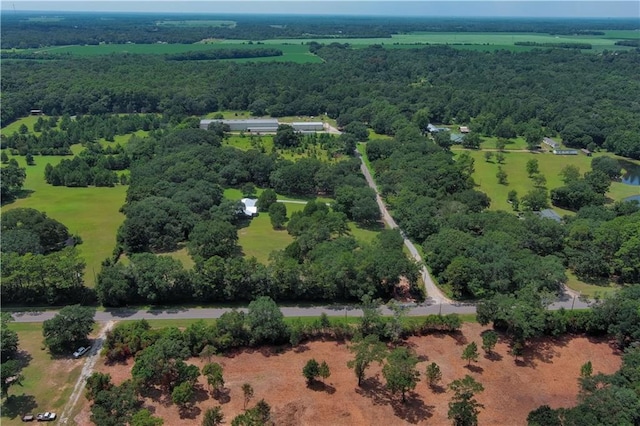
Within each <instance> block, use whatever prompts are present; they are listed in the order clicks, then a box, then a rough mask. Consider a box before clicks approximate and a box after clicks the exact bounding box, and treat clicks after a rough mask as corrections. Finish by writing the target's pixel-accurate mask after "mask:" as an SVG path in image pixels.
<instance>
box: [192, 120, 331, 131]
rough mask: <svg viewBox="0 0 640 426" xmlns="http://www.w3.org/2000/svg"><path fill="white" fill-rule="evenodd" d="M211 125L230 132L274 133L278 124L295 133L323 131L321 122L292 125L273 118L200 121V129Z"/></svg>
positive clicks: (299, 122)
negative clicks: (222, 125)
mask: <svg viewBox="0 0 640 426" xmlns="http://www.w3.org/2000/svg"><path fill="white" fill-rule="evenodd" d="M211 123H223V124H226V125H227V126H229V130H230V131H232V132H252V133H275V132H276V131H277V130H278V126H279V125H280V124H286V125H288V126H291V127H293V129H294V130H295V131H297V132H302V133H313V132H322V131H324V130H325V128H324V123H323V122H322V121H298V122H294V123H279V122H278V120H277V119H275V118H247V119H241V120H221V119H207V120H200V128H201V129H205V130H207V129H209V125H210V124H211Z"/></svg>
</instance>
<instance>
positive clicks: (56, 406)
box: [0, 323, 84, 426]
mask: <svg viewBox="0 0 640 426" xmlns="http://www.w3.org/2000/svg"><path fill="white" fill-rule="evenodd" d="M9 328H10V329H12V330H15V331H16V332H17V333H18V337H19V339H20V350H21V351H24V352H23V356H22V359H23V360H24V361H25V362H26V363H28V364H27V366H26V367H25V368H24V369H23V370H22V375H23V376H24V380H23V381H22V386H20V385H19V384H17V385H13V386H12V387H11V388H10V389H9V395H10V396H11V398H10V399H9V400H6V399H5V400H4V402H3V404H2V417H1V418H0V423H1V424H2V425H3V426H10V425H20V424H24V423H22V421H21V420H20V419H21V417H22V415H24V414H27V413H32V414H36V413H40V412H44V411H53V412H55V413H57V414H58V416H59V415H60V414H61V412H62V409H63V408H64V406H65V404H66V403H67V401H68V399H69V396H70V395H71V392H72V390H73V386H74V385H75V382H76V380H77V379H78V376H79V375H80V371H81V370H82V364H83V361H84V359H77V360H76V359H73V358H72V357H70V356H69V357H61V358H58V359H54V358H52V357H51V355H50V354H49V352H48V351H47V350H46V349H43V344H42V340H43V338H42V323H10V325H9ZM83 398H84V397H83Z"/></svg>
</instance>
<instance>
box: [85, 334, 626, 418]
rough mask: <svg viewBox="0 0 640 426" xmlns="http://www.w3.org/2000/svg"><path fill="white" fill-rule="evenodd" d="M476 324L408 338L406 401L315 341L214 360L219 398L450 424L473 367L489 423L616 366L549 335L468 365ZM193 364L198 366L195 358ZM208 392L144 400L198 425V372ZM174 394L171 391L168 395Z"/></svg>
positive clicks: (580, 344) (282, 410)
mask: <svg viewBox="0 0 640 426" xmlns="http://www.w3.org/2000/svg"><path fill="white" fill-rule="evenodd" d="M486 329H487V328H486V327H482V326H480V325H478V324H465V325H464V326H463V328H462V332H461V333H459V334H457V335H453V336H450V335H445V334H437V335H429V336H422V337H412V338H410V339H408V340H407V342H406V344H407V345H409V346H411V347H412V348H413V349H414V350H415V351H416V353H417V354H418V356H419V357H420V360H421V361H420V363H419V364H418V369H419V371H420V373H421V374H422V380H421V381H420V382H419V383H418V386H417V387H416V389H415V391H414V392H411V393H409V394H408V395H407V402H406V403H405V404H403V403H402V402H401V401H400V396H399V395H390V394H389V393H388V392H387V391H386V389H385V387H384V377H383V376H382V374H381V369H380V367H378V365H377V364H374V365H373V366H372V367H371V368H369V370H367V372H366V377H367V379H366V380H365V382H364V383H363V386H362V387H361V388H359V387H358V386H357V381H356V378H355V376H354V374H353V371H352V370H350V369H348V368H347V366H346V364H347V361H348V360H350V359H351V358H352V355H351V353H350V352H349V351H348V350H347V346H346V345H345V344H341V343H337V342H334V341H327V342H321V341H317V342H310V343H307V344H306V345H304V346H302V347H300V348H298V349H299V350H298V351H295V350H290V349H287V350H286V351H284V352H283V353H280V354H276V353H273V352H272V351H270V350H269V349H264V350H256V351H253V350H246V351H242V352H239V353H238V354H236V355H233V356H230V357H223V356H219V357H214V359H213V361H215V362H219V363H221V364H222V365H223V368H224V379H225V386H226V388H227V390H228V396H227V397H226V398H223V399H222V401H221V402H222V404H221V405H222V408H223V412H224V415H225V422H226V424H230V423H231V419H233V417H234V416H236V415H237V414H239V413H241V412H242V411H243V408H244V407H243V394H242V389H241V386H242V384H243V383H245V382H248V383H250V384H251V385H252V386H253V388H254V391H255V396H254V398H253V399H252V400H251V402H250V403H249V406H253V405H254V404H255V403H256V402H257V401H258V400H260V399H261V398H264V399H265V400H266V401H267V402H268V403H269V404H270V405H271V408H272V410H271V411H272V418H273V420H274V421H275V424H277V425H291V426H294V425H295V426H298V425H331V426H335V425H403V424H432V425H446V424H451V422H450V421H449V420H448V419H447V410H448V405H447V404H448V402H449V400H450V398H451V392H448V391H446V385H447V384H449V383H450V382H451V381H453V380H455V379H458V378H461V377H464V375H465V374H470V375H471V376H473V377H474V378H475V379H476V380H478V381H479V382H480V383H482V384H483V386H484V388H485V390H484V392H482V393H480V394H479V395H478V396H477V399H478V401H479V402H480V403H482V404H484V405H485V408H484V409H483V410H482V411H481V413H480V415H479V419H478V420H479V423H480V424H484V425H509V426H511V425H522V424H526V417H527V414H528V413H529V411H531V410H533V409H535V408H537V407H538V406H540V405H543V404H548V405H550V406H551V407H552V408H558V407H569V406H572V405H575V403H576V397H577V393H578V376H579V374H580V366H581V365H582V364H584V363H586V362H587V361H591V362H592V364H593V371H594V373H597V372H602V373H606V374H610V373H612V372H614V371H616V370H617V369H618V368H619V367H620V363H621V358H620V353H619V352H618V351H617V350H615V349H614V346H613V345H611V344H610V342H608V341H604V340H594V339H589V338H586V337H563V338H558V339H544V340H540V341H537V342H535V343H534V344H532V345H530V346H529V347H528V348H527V350H526V351H525V356H524V360H522V359H521V360H519V361H514V358H513V357H512V356H511V355H508V346H507V344H506V343H505V342H500V343H498V345H497V347H496V349H495V353H496V354H495V356H493V357H491V359H489V358H487V357H485V356H484V354H483V353H482V351H480V352H481V355H480V358H479V360H478V362H475V363H472V364H471V366H470V367H467V366H466V362H465V361H463V360H462V359H461V358H460V355H461V354H462V350H463V348H464V346H465V345H467V344H468V343H470V342H472V341H475V342H476V343H477V344H478V346H479V347H480V346H481V343H482V338H481V336H480V333H481V332H482V331H484V330H486ZM311 358H315V359H316V360H317V361H318V362H322V361H326V362H327V363H328V364H329V368H330V369H331V377H329V378H328V379H327V380H326V385H323V384H321V383H318V385H317V386H313V387H312V388H308V387H307V386H306V384H305V380H304V378H303V377H302V367H303V366H304V364H305V363H306V362H307V361H308V360H309V359H311ZM193 362H194V363H195V364H196V365H198V366H199V367H202V365H203V363H202V362H201V361H200V360H198V359H193ZM431 362H436V363H437V364H438V365H439V366H440V368H441V370H442V385H443V387H442V388H441V389H440V390H439V391H437V392H434V391H433V390H432V389H430V388H429V387H428V386H427V384H426V382H425V381H424V374H423V373H424V370H425V368H426V366H427V364H428V363H431ZM132 365H133V362H132V361H130V362H129V364H128V365H126V366H125V365H116V366H105V365H104V364H103V363H100V362H99V365H98V366H96V370H97V371H101V372H108V373H110V374H111V376H112V377H113V380H114V382H115V383H116V384H119V383H121V382H122V381H123V380H125V379H127V378H129V377H130V372H131V367H132ZM200 384H201V385H202V390H201V391H200V392H196V400H197V402H196V405H195V407H194V408H193V409H192V410H191V411H190V412H189V413H187V415H186V416H183V417H181V416H180V413H179V410H178V407H177V406H175V405H173V404H171V403H170V402H168V398H167V397H166V396H162V397H160V398H158V399H155V400H153V399H147V400H145V407H146V408H148V409H150V411H152V412H154V413H155V415H156V416H159V417H162V418H163V419H164V420H165V425H194V424H200V423H201V422H202V415H203V412H204V410H206V409H207V408H209V407H214V406H216V405H219V404H220V402H219V401H216V400H215V399H213V398H211V396H210V395H209V394H208V392H207V391H206V382H205V380H204V378H202V377H201V378H200ZM169 399H170V398H169ZM88 419H89V404H88V402H86V401H85V407H84V408H83V410H82V412H81V413H80V414H79V415H78V416H77V417H76V419H75V421H76V422H77V424H88V423H89V421H88Z"/></svg>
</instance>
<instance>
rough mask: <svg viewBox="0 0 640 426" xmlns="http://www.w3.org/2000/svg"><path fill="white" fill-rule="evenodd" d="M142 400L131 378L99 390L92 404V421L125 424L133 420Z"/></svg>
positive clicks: (119, 425)
mask: <svg viewBox="0 0 640 426" xmlns="http://www.w3.org/2000/svg"><path fill="white" fill-rule="evenodd" d="M140 405H141V401H140V399H139V397H138V394H137V392H136V389H135V386H134V384H133V382H132V381H131V380H127V381H125V382H124V383H122V384H121V385H120V386H112V387H110V388H108V389H105V390H102V391H100V392H98V393H97V394H96V396H95V399H94V400H93V405H92V406H91V421H92V422H93V423H95V424H99V425H106V426H123V425H126V424H129V423H130V422H131V421H132V416H133V415H134V414H135V413H136V412H138V410H139V409H140Z"/></svg>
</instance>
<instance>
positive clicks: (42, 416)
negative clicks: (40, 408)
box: [36, 411, 56, 422]
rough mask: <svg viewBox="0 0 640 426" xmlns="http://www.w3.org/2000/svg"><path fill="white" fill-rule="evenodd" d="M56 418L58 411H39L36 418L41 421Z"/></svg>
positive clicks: (49, 420)
mask: <svg viewBox="0 0 640 426" xmlns="http://www.w3.org/2000/svg"><path fill="white" fill-rule="evenodd" d="M55 419H56V413H51V412H49V411H47V412H46V413H39V414H38V415H36V420H38V421H39V422H51V421H53V420H55Z"/></svg>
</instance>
